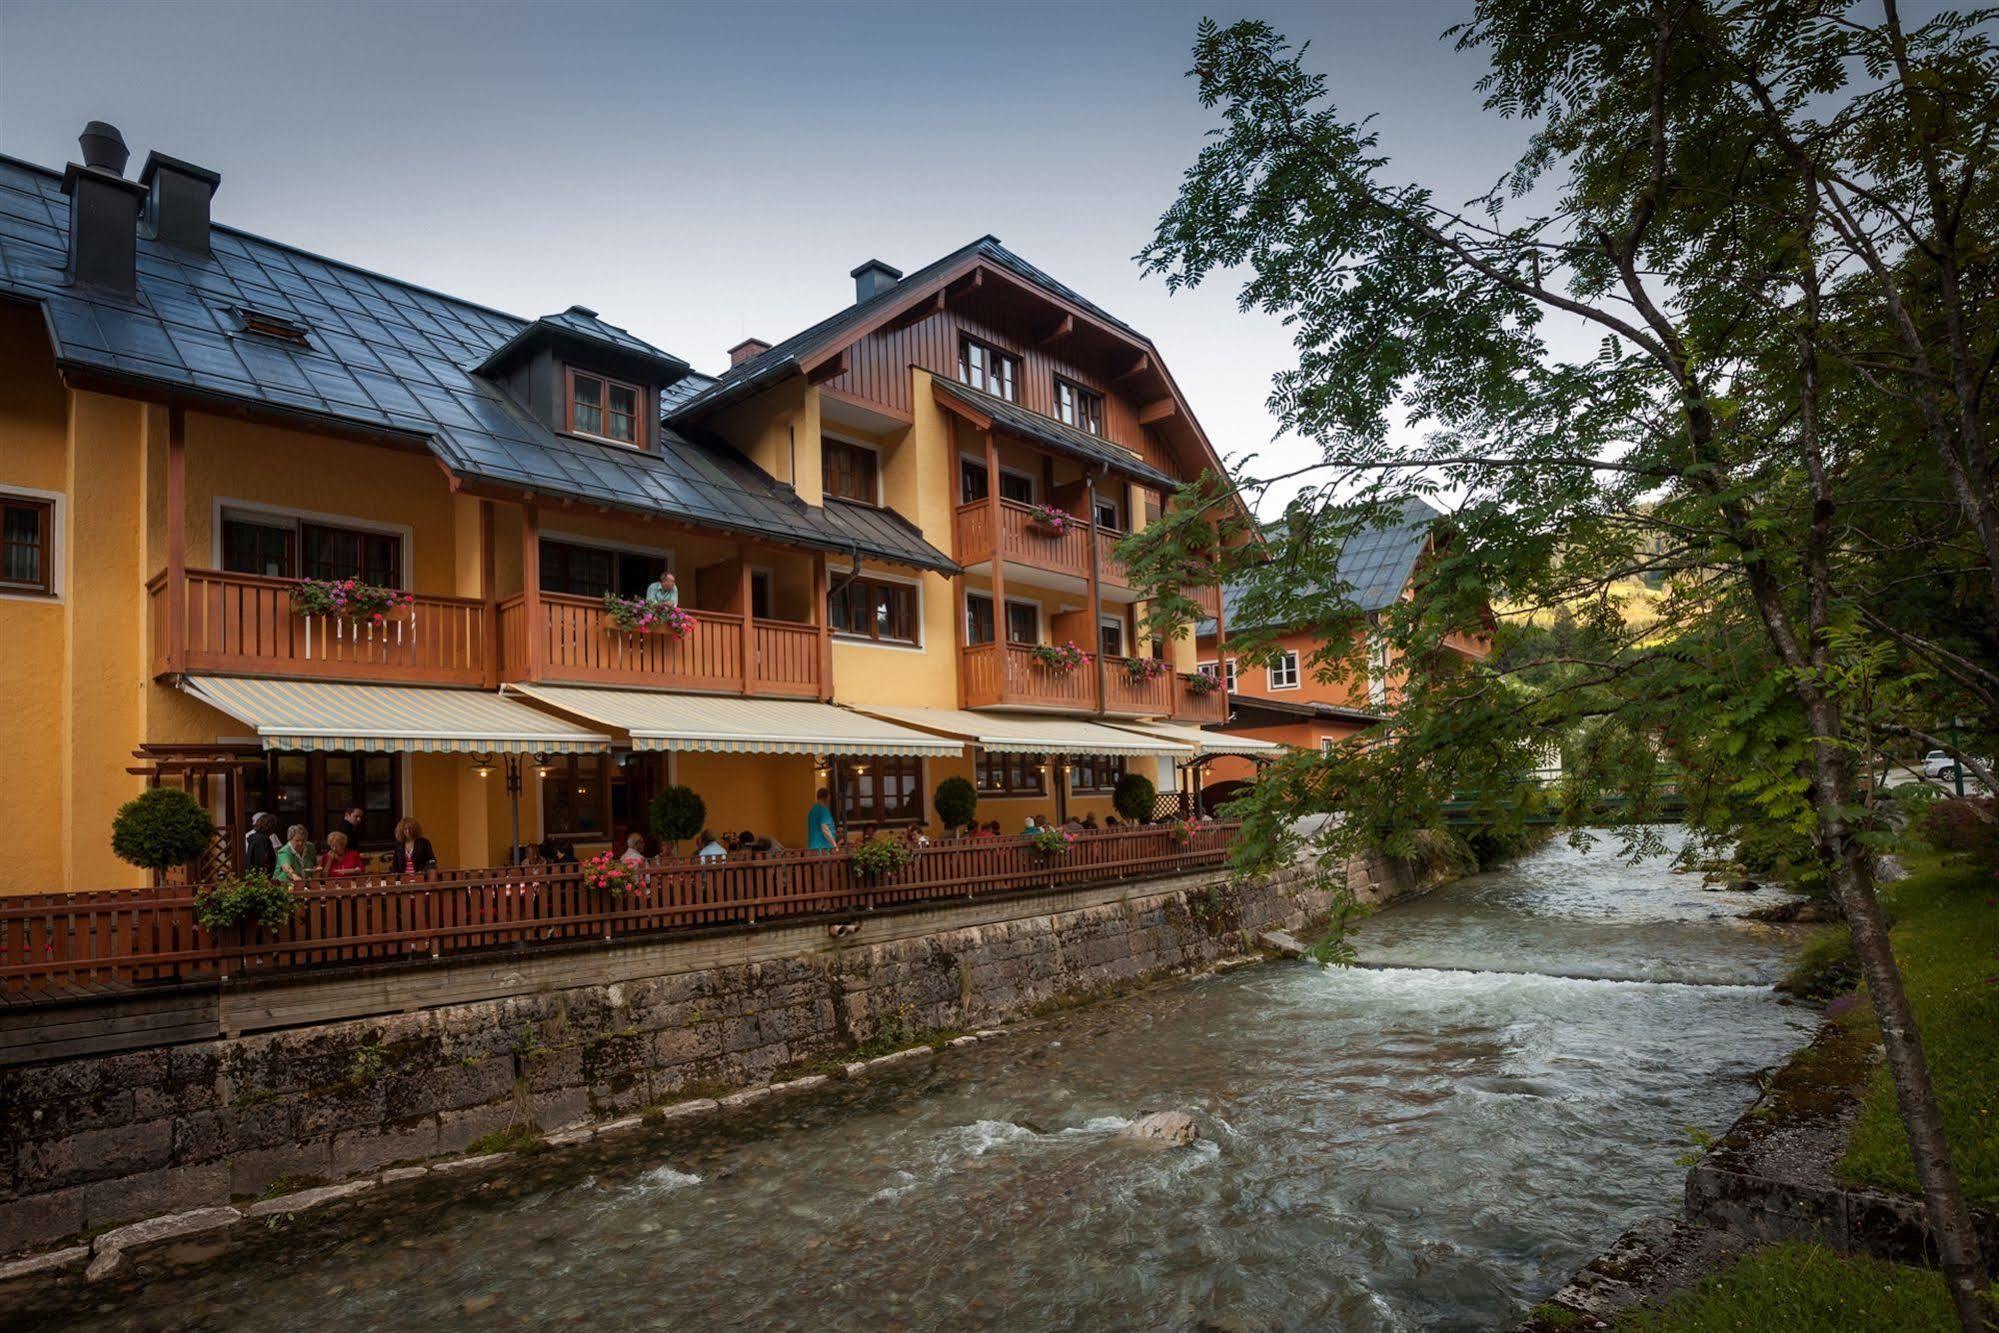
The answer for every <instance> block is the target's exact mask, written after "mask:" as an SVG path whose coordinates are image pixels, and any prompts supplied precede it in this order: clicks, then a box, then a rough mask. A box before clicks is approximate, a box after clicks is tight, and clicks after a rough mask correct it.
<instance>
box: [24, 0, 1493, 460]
mask: <svg viewBox="0 0 1999 1333" xmlns="http://www.w3.org/2000/svg"><path fill="white" fill-rule="evenodd" d="M1467 10H1468V5H1466V4H1460V3H1455V2H1450V3H1446V2H1445V0H1435V2H1434V3H1433V2H1428V0H1408V2H1406V3H1359V2H1354V0H1347V2H1344V3H1343V2H1339V0H1318V2H1317V3H1271V4H1264V5H1258V6H1238V5H1228V6H1203V5H1198V4H1181V3H1177V2H1175V0H1157V2H1155V3H1140V4H1120V3H1103V2H1097V3H1092V2H1090V0H1064V2H1063V3H1048V2H1046V0H1038V2H1037V0H1029V2H1028V3H1014V4H1010V5H995V4H992V3H989V2H988V3H983V4H962V5H961V4H949V3H941V2H939V0H931V2H930V3H921V4H851V5H832V4H825V5H807V4H780V3H766V4H752V3H738V4H731V5H703V4H693V3H687V4H659V5H637V4H600V3H577V4H562V5H554V4H535V5H520V6H515V5H505V4H493V5H470V4H458V3H444V2H440V0H432V2H431V3H405V4H369V3H358V4H355V3H350V4H338V5H335V4H318V3H304V2H300V0H292V2H291V3H285V4H267V5H255V4H249V3H235V4H196V3H175V2H174V0H150V2H149V3H92V2H90V0H67V2H65V3H42V2H41V0H0V152H6V153H9V154H12V155H14V156H17V157H24V158H27V159H30V160H32V161H36V162H41V163H45V164H48V165H50V166H57V167H59V166H60V165H61V164H62V163H63V162H65V161H68V160H70V159H71V158H73V157H74V156H76V152H77V150H76V143H75V140H76V134H77V131H78V130H80V129H81V128H82V126H83V123H84V121H86V120H89V119H93V118H96V119H104V120H109V121H111V122H112V123H114V124H116V125H117V126H118V127H119V128H120V129H122V130H123V131H124V134H125V138H126V142H127V143H128V144H130V145H131V147H132V150H133V169H135V170H136V167H137V165H138V163H139V162H141V161H143V160H144V157H145V154H146V152H147V151H148V150H149V149H154V148H157V149H159V150H161V151H162V152H166V153H169V154H172V155H174V156H176V157H182V158H186V159H189V160H191V161H194V162H197V163H200V164H202V165H204V166H208V167H212V168H214V169H216V170H218V171H220V172H221V173H222V177H223V181H222V188H221V191H220V193H219V194H218V195H217V197H216V201H215V213H216V216H217V218H218V219H219V220H221V221H224V222H227V223H230V224H232V225H235V226H239V227H243V228H246V229H248V230H251V231H255V232H259V233H262V234H265V235H268V236H271V237H273V238H276V239H279V240H282V241H286V242H289V243H291V244H295V245H300V246H303V247H305V248H307V249H311V250H316V251H320V252H322V253H325V254H328V255H331V256H333V257H335V258H338V259H343V260H346V261H349V262H352V263H356V264H360V265H363V266H366V267H369V268H373V269H377V270H380V271H383V272H386V273H390V274H393V275H395V276H397V277H400V278H405V279H408V280H410V281H413V282H418V283H421V284H423V285H425V286H429V287H435V288H438V289H440V290H443V291H446V292H450V293H452V294H453V295H457V296H462V297H465V298H468V299H472V300H477V301H481V302H484V303H486V304H489V305H494V306H497V307H499V308H501V309H504V310H508V311H511V312H513V313H515V314H520V315H529V316H531V315H536V314H541V313H545V312H548V311H553V310H560V309H562V308H563V307H565V306H568V305H569V304H571V303H572V302H581V303H583V304H586V305H589V306H592V307H594V308H595V309H597V310H599V311H601V312H602V313H603V315H604V316H605V318H607V319H610V320H611V321H613V322H614V323H618V324H622V325H624V326H626V327H628V328H630V329H631V330H632V331H633V332H635V333H637V334H639V335H640V336H642V337H644V338H646V339H648V340H649V341H651V342H654V343H657V344H659V345H661V346H663V347H665V348H667V349H669V350H671V351H673V352H675V353H677V354H679V355H681V356H684V357H686V358H688V359H689V360H690V361H692V362H693V363H694V364H695V365H696V366H697V367H699V368H701V369H704V370H710V371H713V370H716V369H719V368H720V367H721V366H722V365H723V364H725V362H726V357H725V356H724V351H723V349H725V348H727V347H728V346H729V345H731V344H732V343H735V342H737V341H738V340H740V339H741V338H743V337H745V336H756V337H762V338H766V339H773V340H775V339H777V338H781V337H784V336H785V335H787V334H789V333H792V332H794V331H796V330H797V329H799V328H801V327H803V326H804V325H806V324H808V323H810V322H812V321H814V320H817V319H819V318H821V317H823V316H825V315H826V314H829V313H831V312H832V310H833V309H835V308H836V307H837V306H839V305H840V304H843V303H845V302H846V301H849V300H851V299H852V284H851V281H850V280H849V279H848V277H847V270H849V269H850V268H852V267H853V266H854V265H855V264H857V263H859V262H860V261H862V260H863V259H868V258H873V257H880V258H882V259H884V260H887V261H888V262H889V263H892V264H895V265H897V266H899V267H901V268H904V269H912V268H914V267H916V266H917V265H919V264H923V263H926V262H928V261H929V260H931V259H933V258H936V257H937V256H938V255H940V254H943V253H944V252H946V251H948V250H951V249H954V248H956V247H957V246H959V245H962V244H964V243H965V242H966V241H969V240H971V239H973V238H974V237H976V236H979V235H981V234H982V233H985V232H992V233H994V234H995V235H997V236H999V237H1000V238H1001V239H1002V240H1003V241H1005V242H1006V243H1007V244H1008V245H1009V246H1011V247H1012V248H1013V249H1015V250H1016V251H1018V252H1019V253H1021V254H1023V255H1025V256H1026V257H1027V258H1028V259H1030V260H1032V261H1034V262H1035V263H1037V264H1039V265H1041V266H1042V267H1044V268H1046V269H1047V270H1048V271H1050V272H1052V273H1054V274H1055V275H1056V276H1057V277H1059V278H1061V279H1063V280H1064V281H1066V282H1068V283H1070V284H1072V285H1073V286H1075V287H1077V288H1078V289H1080V290H1081V291H1083V292H1085V293H1087V294H1089V295H1090V296H1091V297H1092V298H1093V299H1094V300H1096V301H1098V302H1099V303H1100V304H1102V305H1104V306H1106V307H1107V308H1109V309H1110V310H1112V311H1113V312H1115V313H1117V314H1118V315H1119V316H1121V317H1123V318H1124V319H1126V320H1127V321H1129V322H1130V323H1132V324H1133V325H1135V326H1136V327H1138V328H1140V329H1142V330H1144V331H1145V332H1146V333H1147V334H1148V335H1150V336H1151V337H1152V338H1153V340H1154V341H1155V342H1156V343H1157V344H1158V345H1159V347H1160V349H1161V351H1162V352H1163V353H1164V355H1165V356H1166V358H1167V360H1168V362H1169V364H1170V365H1171V366H1172V367H1173V371H1174V374H1175V375H1176V377H1177V378H1178V379H1179V381H1180V383H1181V385H1182V387H1183V388H1184V389H1185V391H1186V392H1187V394H1188V397H1189V399H1190V400H1191V402H1192V405H1193V407H1194V410H1195V412H1196V413H1197V414H1198V415H1199V416H1200V418H1201V420H1202V422H1203V424H1205V425H1206V427H1207V428H1208V431H1209V434H1210V435H1211V436H1212V437H1213V438H1214V440H1215V442H1216V444H1217V446H1218V447H1219V448H1221V449H1222V451H1223V452H1224V453H1225V454H1233V453H1241V452H1244V451H1246V450H1262V451H1264V456H1265V458H1266V459H1272V460H1274V461H1280V462H1281V461H1282V460H1284V459H1286V458H1291V459H1297V458H1299V457H1301V455H1302V446H1300V445H1299V444H1298V443H1297V442H1295V441H1294V442H1288V443H1285V444H1280V445H1278V446H1277V447H1276V448H1275V449H1274V450H1272V449H1269V448H1267V446H1266V442H1267V441H1268V440H1269V439H1270V436H1271V431H1272V422H1271V420H1270V418H1269V415H1268V414H1267V412H1266V411H1265V409H1264V399H1265V397H1266V395H1267V392H1268V386H1269V380H1270V376H1271V374H1272V373H1273V372H1274V371H1276V370H1278V369H1280V368H1282V367H1283V366H1284V365H1286V364H1288V363H1289V361H1290V345H1289V341H1288V339H1287V337H1286V335H1285V333H1284V331H1283V330H1282V328H1280V327H1279V326H1277V325H1276V324H1275V323H1274V322H1273V321H1269V320H1266V319H1264V318H1263V317H1261V316H1257V315H1248V316H1245V315H1241V314H1238V313H1237V312H1236V310H1235V307H1234V290H1233V288H1232V287H1231V286H1229V285H1227V284H1221V285H1218V286H1216V287H1214V288H1212V289H1210V290H1205V291H1202V292H1199V293H1194V294H1182V295H1180V296H1175V297H1170V298H1169V297H1168V296H1167V294H1166V291H1165V288H1164V285H1163V284H1162V283H1160V282H1158V281H1156V280H1144V279H1141V277H1140V275H1139V273H1138V270H1137V267H1136V266H1135V265H1134V264H1133V263H1132V262H1131V256H1132V255H1133V254H1134V253H1135V252H1136V251H1137V250H1138V249H1139V247H1140V246H1141V245H1143V244H1144V242H1145V240H1146V239H1147V237H1148V236H1149V235H1150V233H1151V228H1152V225H1153V223H1154V221H1155V219H1156V218H1157V216H1158V214H1159V212H1160V210H1161V209H1162V208H1163V207H1165V205H1166V204H1167V203H1168V202H1170V200H1171V198H1172V195H1173V191H1174V188H1175V185H1176V183H1177V181H1178V178H1179V175H1180V172H1181V171H1182V170H1183V169H1184V168H1185V166H1186V165H1187V164H1188V163H1189V162H1190V161H1191V160H1192V158H1193V155H1194V154H1195V152H1196V151H1197V150H1198V149H1199V147H1200V144H1201V141H1202V135H1203V133H1204V131H1205V130H1207V129H1208V128H1210V127H1211V125H1212V124H1213V123H1214V118H1213V116H1212V115H1211V114H1210V113H1207V112H1204V111H1203V110H1202V108H1201V107H1200V105H1199V104H1198V103H1197V102H1196V100H1195V98H1194V90H1193V85H1192V81H1191V80H1189V79H1187V78H1185V77H1184V73H1185V71H1186V69H1187V66H1188V63H1189V61H1188V50H1189V47H1190V44H1191V42H1192V38H1193V33H1194V25H1195V23H1196V21H1197V20H1198V19H1199V17H1200V16H1201V15H1202V14H1203V13H1210V14H1213V15H1214V16H1215V17H1217V18H1218V19H1222V20H1228V19H1231V18H1236V17H1242V16H1247V15H1256V16H1260V17H1263V18H1266V19H1268V20H1270V21H1271V22H1272V23H1274V24H1275V25H1276V26H1277V27H1278V28H1279V29H1281V30H1283V31H1285V32H1287V33H1288V34H1290V35H1291V36H1293V37H1294V38H1296V39H1305V38H1309V39H1311V41H1312V51H1311V58H1312V60H1313V63H1314V64H1315V65H1317V67H1319V68H1320V69H1322V70H1324V71H1325V72H1326V73H1328V74H1329V75H1330V76H1331V81H1332V86H1333V92H1334V96H1335V98H1336V100H1337V101H1338V103H1339V104H1340V106H1341V108H1342V110H1344V111H1347V112H1350V113H1355V114H1358V113H1362V112H1378V113H1380V115H1381V122H1380V127H1381V131H1382V135H1383V142H1384V145H1385V146H1386V148H1387V149H1388V150H1389V151H1390V152H1391V153H1392V154H1394V155H1395V157H1396V159H1397V163H1398V167H1399V172H1400V174H1404V175H1407V176H1409V177H1411V178H1415V179H1422V180H1426V181H1428V182H1430V183H1431V184H1433V185H1435V186H1437V187H1438V188H1439V189H1440V191H1441V192H1442V193H1444V194H1445V195H1447V196H1451V197H1464V196H1468V195H1470V194H1473V193H1476V192H1477V191H1479V190H1480V189H1483V188H1484V187H1485V186H1487V185H1489V184H1490V183H1491V179H1492V178H1493V177H1494V176H1496V175H1497V173H1498V172H1499V171H1500V170H1501V169H1502V168H1503V167H1504V165H1505V163H1506V162H1507V161H1508V160H1510V158H1511V156H1512V154H1513V152H1514V151H1515V150H1516V149H1517V146H1518V145H1519V143H1520V141H1521V137H1522V130H1521V128H1520V127H1519V126H1517V125H1509V124H1506V123H1504V122H1499V121H1497V120H1495V119H1494V118H1492V117H1490V116H1489V115H1487V114H1486V113H1484V112H1483V111H1482V110H1481V109H1480V108H1479V105H1478V99H1477V96H1476V94H1475V93H1474V92H1473V89H1472V84H1473V82H1474V80H1475V79H1476V78H1477V77H1478V75H1479V73H1480V72H1481V67H1482V66H1481V62H1480V61H1479V60H1478V58H1477V57H1476V56H1465V55H1460V54H1458V53H1457V52H1456V51H1455V50H1453V48H1452V45H1451V43H1450V42H1449V41H1446V40H1442V39H1441V37H1440V34H1441V33H1442V32H1443V30H1444V29H1445V28H1446V27H1448V26H1449V25H1450V24H1451V23H1453V22H1456V21H1458V20H1459V19H1461V18H1462V17H1463V16H1464V15H1465V13H1466V12H1467Z"/></svg>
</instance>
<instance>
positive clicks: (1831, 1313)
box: [1618, 1244, 1957, 1333]
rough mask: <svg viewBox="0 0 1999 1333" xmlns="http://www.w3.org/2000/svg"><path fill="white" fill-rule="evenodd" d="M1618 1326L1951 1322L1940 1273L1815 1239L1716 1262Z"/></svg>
mask: <svg viewBox="0 0 1999 1333" xmlns="http://www.w3.org/2000/svg"><path fill="white" fill-rule="evenodd" d="M1618 1326H1619V1327H1620V1328H1630V1329H1645V1330H1648V1331H1649V1333H1724V1330H1726V1331H1727V1333H1792V1330H1795V1331H1796V1333H1808V1331H1809V1333H1821V1331H1824V1333H1831V1331H1832V1330H1837V1331H1838V1333H1849V1331H1850V1333H1875V1330H1879V1333H1922V1330H1926V1329H1938V1330H1952V1329H1955V1328H1956V1327H1957V1316H1956V1315H1955V1314H1954V1313H1952V1311H1951V1308H1950V1296H1949V1294H1948V1293H1946V1292H1945V1291H1944V1285H1943V1277H1942V1275H1941V1274H1939V1273H1935V1272H1932V1271H1931V1270H1929V1269H1926V1268H1904V1267H1902V1266H1901V1265H1899V1264H1890V1263H1883V1262H1882V1261H1881V1260H1879V1259H1856V1258H1848V1257H1846V1256H1843V1255H1839V1254H1835V1253H1833V1252H1832V1251H1831V1250H1828V1249H1825V1248H1824V1247H1822V1246H1818V1245H1800V1244H1785V1245H1772V1246H1770V1247H1769V1248H1768V1249H1763V1250H1758V1251H1756V1252H1755V1253H1754V1254H1751V1255H1748V1256H1747V1257H1745V1258H1743V1259H1739V1260H1737V1261H1736V1262H1735V1263H1733V1264H1731V1265H1729V1266H1728V1267H1727V1268H1724V1269H1722V1270H1721V1271H1720V1272H1718V1273H1715V1274H1713V1275H1711V1276H1709V1277H1705V1278H1702V1279H1701V1281H1700V1282H1699V1283H1698V1284H1696V1285H1695V1286H1693V1287H1690V1288H1688V1289H1687V1290H1686V1291H1683V1292H1681V1293H1680V1294H1679V1295H1677V1296H1675V1297H1673V1298H1672V1299H1671V1300H1670V1301H1668V1302H1667V1303H1666V1304H1665V1305H1663V1306H1662V1307H1660V1308H1659V1309H1657V1310H1638V1311H1633V1312H1632V1313H1631V1314H1629V1315H1626V1316H1625V1317H1624V1319H1623V1320H1621V1321H1620V1322H1619V1325H1618Z"/></svg>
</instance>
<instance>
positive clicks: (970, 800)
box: [931, 778, 979, 829]
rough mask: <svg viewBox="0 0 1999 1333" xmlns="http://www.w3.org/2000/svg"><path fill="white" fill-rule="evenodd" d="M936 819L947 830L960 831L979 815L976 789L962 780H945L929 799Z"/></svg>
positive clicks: (938, 785)
mask: <svg viewBox="0 0 1999 1333" xmlns="http://www.w3.org/2000/svg"><path fill="white" fill-rule="evenodd" d="M931 800H932V805H933V808H934V809H935V810H936V811H937V817H938V818H939V819H941V820H943V821H944V827H945V828H947V829H961V828H964V827H965V826H966V825H967V824H969V823H971V822H972V820H973V819H975V818H976V817H977V816H978V813H979V793H978V789H977V788H975V787H973V786H972V784H971V783H969V782H967V781H965V779H963V778H945V779H944V780H943V781H942V782H940V783H938V784H937V792H936V794H935V795H934V796H933V797H932V798H931Z"/></svg>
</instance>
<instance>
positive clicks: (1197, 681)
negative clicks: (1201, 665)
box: [1180, 671, 1222, 699]
mask: <svg viewBox="0 0 1999 1333" xmlns="http://www.w3.org/2000/svg"><path fill="white" fill-rule="evenodd" d="M1180 679H1182V680H1184V681H1186V682H1187V693H1189V694H1191V695H1193V696H1194V697H1195V698H1196V699H1205V698H1207V697H1208V696H1209V695H1211V694H1213V693H1214V692H1215V691H1216V690H1219V689H1220V688H1221V687H1222V682H1221V681H1220V680H1218V679H1217V678H1215V677H1214V676H1211V675H1209V674H1208V673H1207V672H1205V671H1193V672H1189V673H1188V674H1187V675H1184V676H1182V677H1180Z"/></svg>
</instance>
